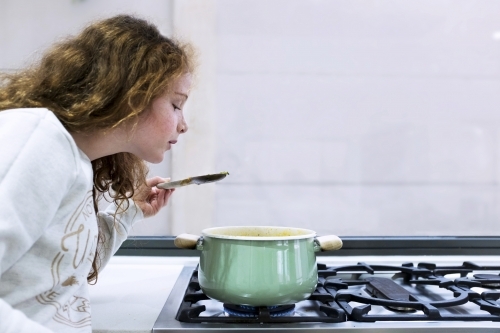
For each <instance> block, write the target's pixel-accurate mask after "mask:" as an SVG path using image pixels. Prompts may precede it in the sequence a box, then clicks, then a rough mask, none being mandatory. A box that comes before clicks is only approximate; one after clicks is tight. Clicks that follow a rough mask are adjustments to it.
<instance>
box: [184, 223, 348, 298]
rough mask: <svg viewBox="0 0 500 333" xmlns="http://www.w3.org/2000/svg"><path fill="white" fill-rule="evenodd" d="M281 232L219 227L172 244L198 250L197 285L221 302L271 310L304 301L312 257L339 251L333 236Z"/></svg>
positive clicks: (312, 277) (314, 277)
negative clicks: (320, 253)
mask: <svg viewBox="0 0 500 333" xmlns="http://www.w3.org/2000/svg"><path fill="white" fill-rule="evenodd" d="M315 236H316V234H315V233H314V231H312V230H307V229H300V228H286V227H219V228H210V229H205V230H203V231H202V237H199V236H193V235H186V234H184V235H179V236H178V237H177V238H176V242H175V243H176V245H177V246H179V247H184V248H186V247H188V248H194V247H196V248H197V249H198V250H201V255H200V265H199V269H198V280H199V282H200V287H201V289H202V290H203V292H204V293H205V294H206V295H207V296H208V297H210V298H213V299H215V300H218V301H221V302H223V303H230V304H238V305H250V306H272V305H282V304H293V303H296V302H299V301H302V300H304V299H307V298H308V297H309V296H310V295H311V294H312V293H313V292H314V290H315V289H316V284H317V282H318V272H317V265H316V255H315V252H318V251H321V250H336V249H339V248H340V247H342V241H341V240H340V239H339V238H338V237H337V236H323V237H315Z"/></svg>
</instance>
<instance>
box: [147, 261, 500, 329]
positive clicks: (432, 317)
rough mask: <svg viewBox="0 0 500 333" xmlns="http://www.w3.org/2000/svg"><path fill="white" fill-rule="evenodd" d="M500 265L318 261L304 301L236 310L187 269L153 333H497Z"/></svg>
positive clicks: (499, 307)
mask: <svg viewBox="0 0 500 333" xmlns="http://www.w3.org/2000/svg"><path fill="white" fill-rule="evenodd" d="M499 298H500V262H499V263H498V266H497V265H495V264H493V265H492V264H485V263H482V262H480V263H478V262H471V261H465V262H462V263H459V264H453V265H444V264H441V263H434V262H416V263H413V262H400V263H397V264H394V263H392V262H391V263H383V262H382V263H380V262H369V261H367V262H354V263H342V265H333V264H325V263H321V262H320V263H318V286H317V288H316V291H315V292H314V293H313V294H312V295H311V297H310V298H308V299H307V300H304V301H301V302H298V303H296V304H291V305H287V306H282V307H270V308H268V307H260V308H251V307H238V306H234V305H230V304H226V305H225V304H222V303H221V302H218V301H215V300H211V299H209V298H208V297H207V296H206V295H205V294H204V293H203V292H202V291H201V290H200V287H199V283H198V279H197V266H185V267H184V269H183V270H182V272H181V274H180V276H179V278H178V279H177V282H176V284H175V286H174V288H173V290H172V293H171V294H170V296H169V298H168V299H167V302H166V303H165V306H164V308H163V310H162V311H161V313H160V315H159V317H158V319H157V321H156V323H155V325H154V328H153V332H181V331H182V332H185V331H190V332H201V331H205V330H217V331H221V330H223V331H232V330H238V331H241V330H243V331H255V330H261V331H266V332H272V331H277V330H278V331H294V332H312V331H316V330H323V331H330V330H331V331H333V330H335V332H352V331H353V330H356V331H360V332H363V331H364V332H375V333H376V332H424V331H429V329H432V330H439V331H440V332H499V331H500V301H499Z"/></svg>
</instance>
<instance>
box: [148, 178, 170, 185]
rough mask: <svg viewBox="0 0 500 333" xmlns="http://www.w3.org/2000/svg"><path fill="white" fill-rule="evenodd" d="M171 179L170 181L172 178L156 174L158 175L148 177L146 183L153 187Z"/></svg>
mask: <svg viewBox="0 0 500 333" xmlns="http://www.w3.org/2000/svg"><path fill="white" fill-rule="evenodd" d="M169 181H170V178H162V177H159V176H156V177H153V178H149V179H147V180H146V184H147V185H148V186H149V187H153V186H156V185H158V184H160V183H166V182H169Z"/></svg>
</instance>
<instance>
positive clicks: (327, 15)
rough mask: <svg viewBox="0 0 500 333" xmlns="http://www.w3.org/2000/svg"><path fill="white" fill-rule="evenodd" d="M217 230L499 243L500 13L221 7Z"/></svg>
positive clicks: (445, 5)
mask: <svg viewBox="0 0 500 333" xmlns="http://www.w3.org/2000/svg"><path fill="white" fill-rule="evenodd" d="M217 10H218V17H217V24H218V26H217V32H218V44H217V54H218V68H217V73H218V75H217V112H218V113H217V129H218V130H217V133H218V134H217V143H218V144H217V155H216V156H217V167H218V169H220V170H228V171H229V172H230V173H231V175H230V176H229V177H228V179H227V180H225V181H223V182H221V183H219V184H218V185H217V195H216V198H217V199H216V218H215V224H216V225H245V224H260V225H295V226H307V227H309V228H312V229H314V230H316V231H318V233H322V234H326V233H334V234H339V235H478V234H479V235H490V234H498V233H500V211H499V208H498V207H500V201H499V199H498V194H499V187H498V181H499V176H500V173H499V172H500V170H499V168H500V166H499V165H498V163H497V159H498V156H499V153H500V148H499V143H500V142H499V135H500V133H499V131H498V129H499V124H500V93H499V92H500V23H499V22H500V21H499V20H498V18H499V17H500V2H497V1H481V2H477V1H469V0H463V1H439V0H438V1H435V0H427V1H388V0H383V1H371V0H370V1H369V0H354V1H353V0H345V1H326V0H325V1H321V0H315V1H305V0H304V1H286V0H274V1H264V0H262V1H255V0H240V1H234V0H224V1H218V2H217Z"/></svg>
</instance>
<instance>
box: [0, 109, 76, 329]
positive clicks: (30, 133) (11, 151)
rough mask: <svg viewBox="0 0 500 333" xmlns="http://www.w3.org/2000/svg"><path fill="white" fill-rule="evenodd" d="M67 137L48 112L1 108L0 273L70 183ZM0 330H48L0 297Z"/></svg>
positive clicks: (34, 235)
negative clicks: (4, 109) (2, 109)
mask: <svg viewBox="0 0 500 333" xmlns="http://www.w3.org/2000/svg"><path fill="white" fill-rule="evenodd" d="M58 125H59V127H58ZM66 135H68V134H65V133H64V131H63V127H62V125H60V123H59V124H57V119H56V118H55V117H54V115H53V114H52V113H50V112H48V111H46V112H36V113H35V112H29V111H28V110H27V109H26V110H23V109H19V110H12V111H2V112H0V159H1V163H0V276H1V275H2V274H3V273H4V272H5V271H7V270H8V269H9V268H10V267H11V266H12V265H13V264H14V263H16V262H17V261H18V260H19V259H20V258H21V257H22V256H23V255H24V254H25V253H26V252H27V251H28V250H29V249H30V248H31V246H32V245H33V244H34V243H35V242H36V240H37V239H38V238H39V237H40V236H41V235H42V234H43V232H44V230H45V229H46V228H47V226H48V225H49V224H50V222H51V221H52V220H53V219H54V216H55V215H56V213H57V211H58V208H59V205H60V203H61V202H62V200H63V197H64V196H65V195H66V194H67V191H68V190H69V188H70V187H71V184H72V180H73V179H74V176H75V171H74V169H75V160H74V159H73V160H72V158H71V157H72V156H73V153H74V151H73V148H72V146H71V144H70V143H69V141H68V137H67V136H66ZM0 332H16V333H24V332H26V333H27V332H49V331H48V330H47V329H46V328H43V327H42V326H41V325H40V324H37V323H36V322H34V321H32V320H30V319H29V318H27V317H26V316H25V315H24V314H23V313H22V312H20V311H18V310H15V309H13V308H12V307H11V306H10V305H9V304H8V303H7V302H5V301H4V300H3V299H0Z"/></svg>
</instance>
